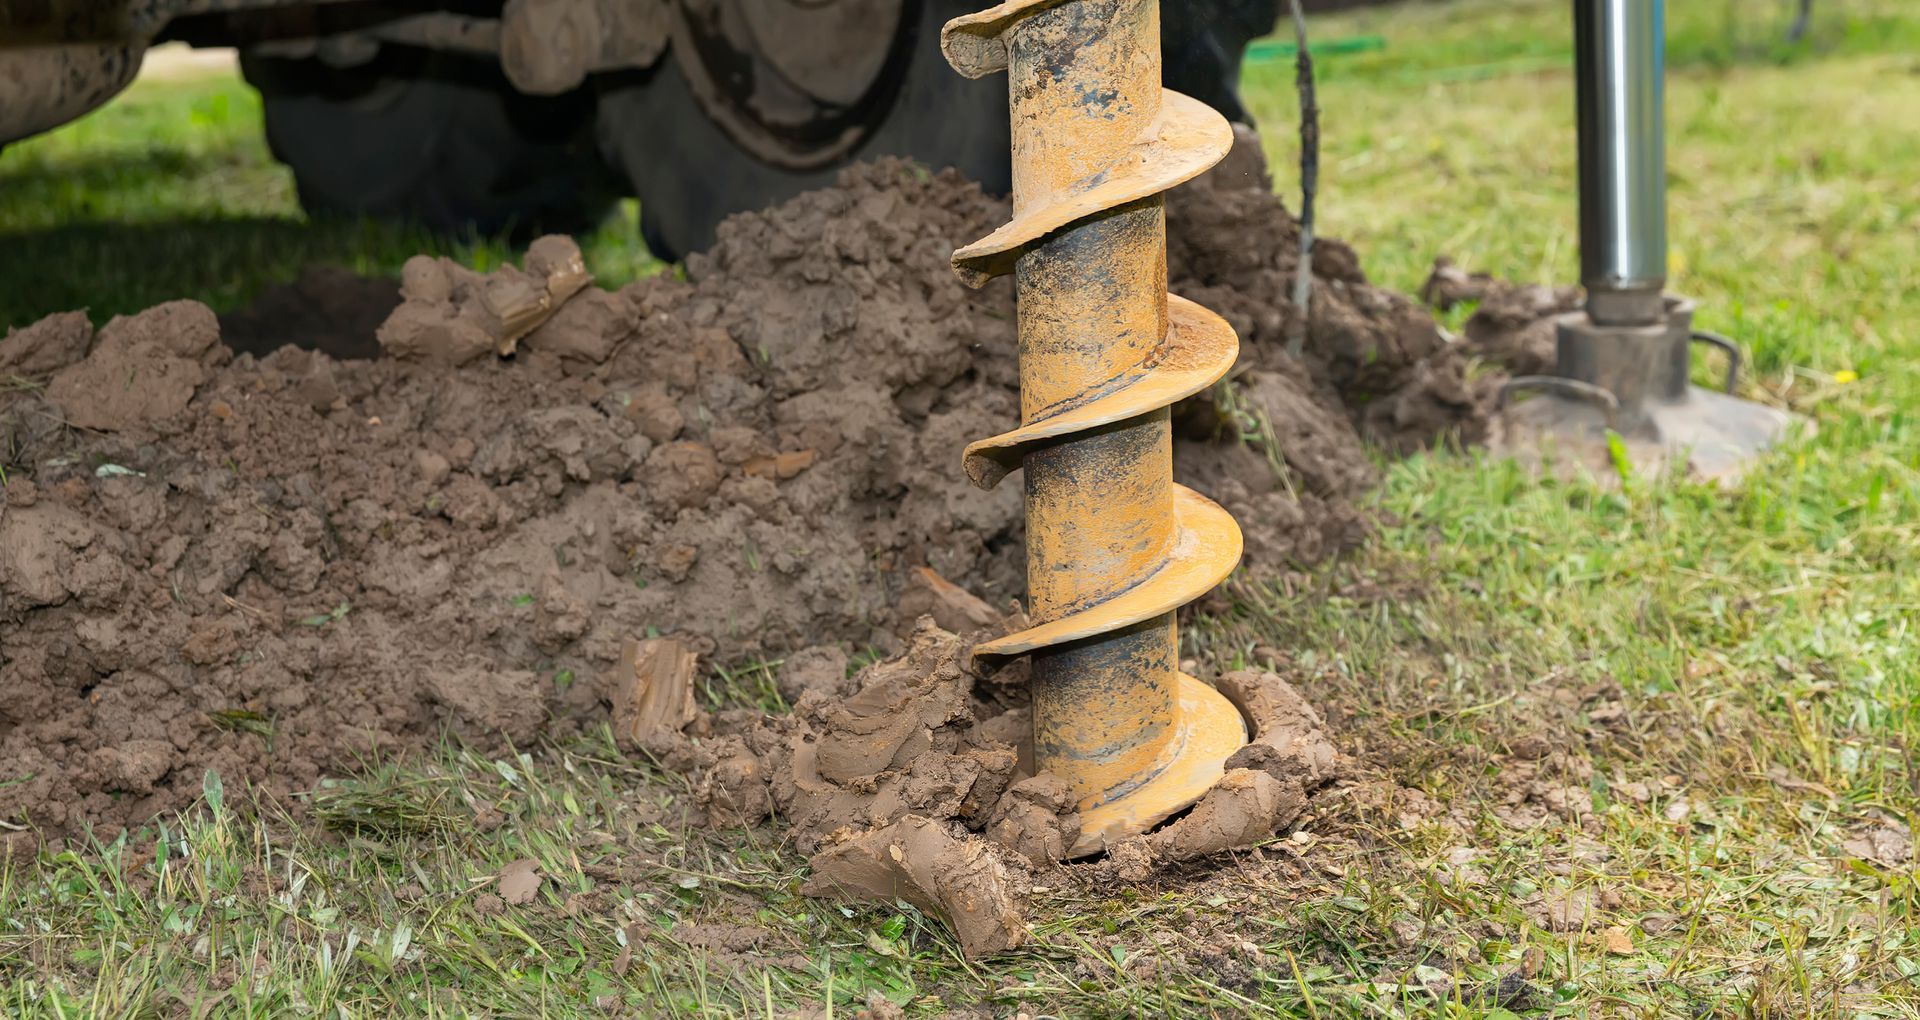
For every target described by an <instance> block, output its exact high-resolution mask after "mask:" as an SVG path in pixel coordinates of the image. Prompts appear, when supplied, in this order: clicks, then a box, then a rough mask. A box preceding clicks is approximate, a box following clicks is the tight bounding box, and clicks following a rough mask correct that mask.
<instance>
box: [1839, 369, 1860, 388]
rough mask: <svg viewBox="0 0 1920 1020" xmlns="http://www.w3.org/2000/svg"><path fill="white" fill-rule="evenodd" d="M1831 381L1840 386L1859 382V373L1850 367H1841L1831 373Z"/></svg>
mask: <svg viewBox="0 0 1920 1020" xmlns="http://www.w3.org/2000/svg"><path fill="white" fill-rule="evenodd" d="M1833 381H1834V382H1837V383H1839V384H1840V385H1842V386H1845V385H1846V384H1848V383H1854V382H1859V381H1860V373H1858V372H1856V371H1854V370H1853V369H1851V368H1843V369H1841V370H1840V371H1838V372H1835V373H1833Z"/></svg>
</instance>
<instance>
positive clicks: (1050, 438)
mask: <svg viewBox="0 0 1920 1020" xmlns="http://www.w3.org/2000/svg"><path fill="white" fill-rule="evenodd" d="M942 43H943V46H944V48H945V51H946V54H947V59H948V61H949V62H950V63H952V64H953V66H954V67H955V68H956V69H957V70H959V71H960V73H962V74H964V75H967V76H968V77H976V78H977V77H981V76H983V75H986V74H990V73H993V72H997V71H1005V72H1006V73H1007V75H1008V95H1009V102H1010V104H1011V110H1012V124H1013V207H1014V215H1013V219H1012V221H1011V222H1009V223H1008V224H1006V225H1005V226H1003V227H1001V228H1000V229H999V230H996V231H994V232H993V234H991V235H990V236H988V237H986V238H985V239H983V240H981V241H978V242H976V243H974V244H971V245H968V246H967V247H965V248H962V249H960V250H959V251H957V252H955V253H954V255H953V266H954V270H955V271H956V272H957V273H958V274H959V275H960V277H961V278H962V279H963V280H965V281H967V283H969V284H970V285H972V286H976V287H978V286H982V285H984V284H985V283H986V282H987V281H988V280H989V279H991V278H993V277H995V276H1003V275H1007V274H1009V273H1010V274H1012V275H1013V276H1014V279H1015V284H1016V286H1017V288H1018V292H1019V317H1020V378H1021V419H1022V423H1021V426H1020V427H1019V428H1017V429H1014V430H1013V431H1011V432H1007V433H1005V434H1003V435H999V436H995V437H993V438H992V439H985V440H981V441H980V442H977V443H974V444H973V445H972V446H970V447H968V448H967V453H966V470H967V474H968V476H969V477H971V478H972V479H973V481H974V483H975V484H977V485H980V486H982V487H990V486H992V485H994V484H996V483H997V482H999V481H1000V479H1002V478H1004V477H1005V476H1006V475H1007V474H1009V473H1011V472H1012V471H1013V470H1014V469H1016V468H1019V469H1022V470H1023V471H1024V473H1025V481H1026V497H1027V587H1028V595H1029V601H1030V605H1029V607H1028V609H1029V613H1030V615H1031V616H1032V618H1033V619H1034V620H1035V621H1037V622H1036V623H1035V625H1034V626H1032V627H1031V628H1029V629H1027V630H1024V631H1021V632H1019V633H1017V634H1011V635H1008V636H1006V637H1003V638H1000V639H998V640H996V641H992V642H988V643H986V644H982V645H980V646H979V647H978V648H976V649H975V653H974V654H975V656H976V657H977V658H980V659H982V660H983V661H986V662H993V661H995V660H1003V659H1005V658H1008V657H1012V656H1018V655H1028V656H1031V657H1032V665H1033V718H1034V758H1035V763H1036V765H1037V766H1038V767H1040V768H1042V769H1046V770H1049V771H1052V772H1054V773H1055V774H1056V775H1059V776H1061V777H1062V778H1064V779H1065V780H1067V781H1068V782H1069V783H1070V784H1071V785H1072V786H1073V788H1074V790H1075V792H1076V793H1077V794H1078V796H1079V797H1080V808H1081V822H1082V835H1081V838H1080V842H1079V844H1078V845H1076V846H1075V847H1074V848H1073V851H1072V853H1073V854H1074V855H1075V856H1079V855H1084V854H1088V853H1094V852H1097V851H1099V850H1101V849H1103V848H1104V847H1105V846H1107V845H1108V844H1109V843H1111V842H1113V841H1115V840H1118V839H1121V838H1124V837H1126V836H1130V835H1134V834H1137V833H1140V832H1144V831H1146V830H1147V829H1149V828H1151V827H1153V826H1154V825H1156V824H1158V823H1159V822H1161V821H1163V820H1164V819H1166V818H1167V817H1168V816H1170V815H1172V814H1174V813H1175V812H1178V811H1180V810H1182V809H1183V808H1185V807H1187V806H1188V805H1191V804H1192V803H1193V802H1194V801H1196V800H1198V799H1199V797H1200V796H1201V795H1202V794H1203V793H1205V792H1206V791H1207V789H1208V788H1209V787H1211V786H1212V785H1213V783H1214V782H1215V781H1216V780H1218V779H1219V778H1220V776H1221V774H1222V765H1223V763H1224V762H1225V760H1226V759H1227V757H1228V756H1229V755H1231V754H1232V753H1233V752H1234V751H1235V750H1237V749H1238V748H1239V747H1240V746H1241V745H1243V744H1244V743H1245V742H1246V728H1245V724H1244V723H1243V722H1242V720H1241V718H1240V716H1239V714H1238V712H1237V711H1236V710H1235V709H1234V708H1233V706H1232V705H1231V704H1230V703H1228V701H1227V700H1226V699H1225V698H1224V697H1222V696H1221V695H1220V694H1219V693H1218V692H1216V691H1215V690H1214V689H1213V688H1211V687H1209V686H1207V685H1206V684H1203V683H1201V682H1200V681H1198V680H1195V679H1194V678H1192V677H1189V676H1186V675H1184V674H1182V673H1181V672H1180V669H1179V661H1180V656H1179V650H1180V641H1179V628H1178V623H1177V619H1176V616H1175V614H1176V611H1177V610H1178V609H1179V607H1180V606H1182V605H1185V604H1186V603H1188V602H1191V601H1193V600H1194V599H1197V598H1199V597H1200V596H1202V595H1204V594H1206V592H1207V591H1208V590H1210V589H1211V588H1213V587H1214V586H1215V585H1217V584H1219V583H1220V582H1221V581H1222V580H1225V579H1226V577H1227V575H1228V574H1229V573H1231V572H1232V570H1233V568H1234V566H1235V564H1237V563H1238V562H1239V560H1240V552H1241V538H1240V529H1239V527H1238V526H1237V525H1235V524H1234V522H1233V519H1232V517H1230V516H1228V514H1227V513H1226V511H1224V510H1222V509H1221V508H1220V507H1219V506H1218V505H1216V504H1215V503H1213V502H1212V501H1211V500H1208V499H1207V498H1206V497H1204V496H1201V495H1200V494H1199V493H1196V492H1194V491H1193V490H1191V489H1188V488H1186V487H1184V486H1180V485H1176V484H1174V482H1173V439H1172V427H1171V421H1170V416H1169V410H1168V409H1169V408H1170V407H1171V406H1172V405H1173V404H1174V403H1175V402H1176V401H1179V400H1180V399H1182V398H1184V397H1188V396H1192V395H1193V394H1195V393H1199V392H1200V391H1202V390H1204V389H1206V388H1207V387H1208V386H1211V385H1212V384H1213V383H1215V382H1216V381H1218V380H1219V379H1220V378H1221V377H1222V376H1224V375H1226V373H1227V371H1228V370H1229V369H1231V368H1232V367H1233V363H1234V359H1235V357H1236V356H1237V355H1238V351H1239V341H1238V339H1237V338H1236V337H1235V336H1234V333H1233V329H1232V327H1230V326H1228V325H1227V323H1226V322H1225V320H1223V319H1221V318H1220V317H1219V316H1217V315H1215V314H1213V313H1212V312H1209V311H1207V310H1206V309H1204V308H1201V307H1200V306H1199V305H1196V304H1194V303H1192V302H1190V301H1185V300H1182V299H1180V298H1175V297H1171V296H1170V295H1169V294H1168V293H1167V251H1166V205H1165V200H1164V194H1165V192H1166V191H1167V190H1168V189H1169V188H1172V187H1174V186H1175V185H1178V184H1180V183H1182V182H1185V181H1188V180H1191V179H1193V178H1194V177H1196V176H1198V175H1200V174H1201V173H1203V172H1205V171H1206V170H1207V169H1208V168H1210V167H1212V166H1213V165H1214V164H1216V163H1218V162H1219V161H1220V160H1221V158H1223V157H1224V156H1225V155H1226V153H1227V150H1228V149H1229V148H1230V147H1231V146H1232V144H1233V132H1232V128H1231V127H1230V126H1229V125H1228V124H1227V122H1226V120H1225V118H1223V117H1221V115H1220V114H1218V113H1216V112H1214V111H1213V110H1212V109H1210V108H1209V107H1207V106H1206V105H1205V104H1203V103H1200V102H1198V101H1196V100H1193V99H1190V98H1188V97H1186V96H1183V95H1180V94H1178V93H1175V92H1170V91H1167V90H1166V89H1165V88H1163V87H1162V85H1161V62H1160V3H1159V0H1013V2H1009V3H1003V4H1001V5H1000V6H998V7H995V8H993V9H991V10H988V11H983V12H981V13H979V14H974V15H969V16H967V17H963V18H958V19H955V20H954V21H952V22H949V23H948V24H947V27H946V31H945V34H944V35H943V37H942Z"/></svg>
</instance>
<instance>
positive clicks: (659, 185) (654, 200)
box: [599, 0, 1279, 260]
mask: <svg viewBox="0 0 1920 1020" xmlns="http://www.w3.org/2000/svg"><path fill="white" fill-rule="evenodd" d="M986 6H988V4H987V2H986V0H922V2H919V3H912V4H909V5H908V10H910V11H912V12H914V15H915V16H917V18H918V20H917V22H916V23H914V24H912V25H910V26H909V28H910V30H911V31H912V32H913V33H914V36H913V38H912V40H911V41H910V49H909V50H908V64H907V66H906V68H905V69H904V71H903V73H902V74H901V77H900V87H899V89H898V91H897V92H896V94H895V95H894V97H893V101H892V104H891V106H890V107H889V108H888V109H887V112H886V113H885V114H884V119H883V120H882V121H881V122H880V123H878V124H876V125H874V126H873V127H872V128H871V129H870V132H869V134H868V135H867V137H866V138H865V139H864V140H863V141H862V142H861V143H860V144H859V146H858V147H856V148H854V149H853V150H852V151H850V152H848V153H846V154H845V155H843V156H841V157H840V158H838V159H835V160H833V161H832V162H831V163H830V164H828V165H825V166H821V167H817V168H812V169H807V170H798V171H796V170H791V169H786V168H782V167H779V166H774V165H770V164H769V163H767V162H766V161H764V160H762V159H761V158H760V157H758V156H756V155H755V154H754V153H752V152H749V151H748V150H747V149H745V148H743V147H742V146H741V145H739V144H737V143H736V142H735V141H734V139H733V138H732V137H731V136H730V135H729V134H728V133H727V132H726V131H725V130H723V129H722V128H721V126H720V125H718V124H716V123H715V122H714V121H713V119H712V118H711V117H710V116H709V114H708V113H707V111H706V110H705V109H703V108H702V106H701V104H700V102H699V100H698V99H697V98H696V96H695V95H694V92H693V90H692V88H691V87H690V86H689V84H688V82H687V78H686V75H685V73H684V72H683V70H682V68H681V67H680V66H679V65H678V63H677V61H678V59H679V58H678V57H677V56H676V54H675V52H674V51H673V49H672V48H669V49H668V51H667V53H666V55H665V56H664V57H663V58H662V59H661V61H660V62H659V63H658V64H656V65H655V66H654V67H653V68H651V69H649V70H648V71H646V72H644V73H640V74H634V75H629V76H612V77H609V78H608V79H607V81H606V82H605V83H604V84H603V91H602V93H601V98H600V113H599V118H600V143H601V150H602V151H603V152H604V153H605V154H606V157H607V161H608V162H609V163H610V164H612V165H613V167H614V168H615V169H616V170H617V171H619V172H620V173H621V174H623V175H624V176H625V178H626V180H627V183H628V186H629V188H630V189H631V191H632V192H633V193H635V194H637V195H638V196H639V197H640V230H641V234H642V236H643V238H644V239H645V241H646V242H647V246H648V247H649V248H651V249H653V252H654V254H655V255H657V256H659V257H660V258H662V259H667V260H674V259H678V258H680V257H682V256H684V255H686V254H687V253H688V252H694V251H700V250H702V249H704V248H706V247H707V246H709V245H711V244H712V243H713V238H714V229H715V228H716V227H717V226H718V225H719V224H720V221H721V220H723V219H725V218H727V217H728V216H731V215H733V214H734V213H737V212H741V211H743V210H747V209H759V208H764V207H766V206H770V205H773V204H776V203H778V202H781V201H784V200H785V199H787V198H790V197H792V196H794V195H797V194H799V193H800V192H802V191H806V190H809V189H812V188H818V187H824V186H826V185H828V184H830V183H832V181H833V178H834V176H835V175H836V174H837V173H838V172H839V170H840V168H841V167H843V166H845V165H846V164H848V163H851V162H855V161H858V160H866V159H872V158H874V157H876V156H883V155H896V156H909V157H912V158H913V159H916V160H918V161H919V162H921V163H924V164H926V165H927V166H929V167H931V168H933V169H936V170H938V169H943V168H945V167H957V168H958V169H959V170H960V171H961V172H962V173H964V174H966V175H967V176H968V177H970V178H972V179H973V180H976V181H979V182H980V184H981V185H982V186H983V187H985V188H986V189H987V190H988V191H989V192H992V193H994V194H1005V193H1006V192H1007V190H1008V189H1009V188H1010V187H1011V185H1012V181H1011V167H1010V160H1009V157H1008V145H1009V137H1008V121H1007V117H1008V114H1007V86H1006V81H1005V79H1004V78H1001V77H998V76H992V77H989V78H987V79H984V80H981V81H968V80H967V79H965V78H962V77H961V76H960V75H959V74H957V73H955V72H954V70H953V69H952V68H951V67H950V66H948V64H947V61H946V58H945V57H944V56H943V55H942V54H941V52H940V30H941V28H942V27H943V26H944V25H945V24H946V23H947V21H949V20H950V19H952V18H955V17H959V16H960V15H963V14H971V13H974V12H976V11H979V10H981V9H982V8H984V7H986ZM1162 11H1163V17H1164V19H1165V20H1164V22H1163V28H1162V34H1163V36H1164V38H1165V44H1164V46H1165V52H1166V62H1167V63H1166V67H1167V85H1168V87H1170V88H1173V89H1175V90H1177V91H1181V92H1185V93H1187V94H1188V95H1191V96H1193V97H1195V98H1197V99H1200V100H1202V101H1204V102H1207V103H1208V104H1210V105H1212V106H1213V107H1214V108H1215V109H1218V110H1219V111H1220V112H1221V113H1223V114H1225V115H1226V116H1227V117H1228V119H1230V120H1237V121H1243V122H1250V116H1249V114H1248V113H1247V111H1246V108H1245V107H1244V106H1242V105H1241V103H1240V100H1239V97H1238V88H1239V80H1240V62H1241V59H1242V57H1243V56H1244V55H1245V53H1246V47H1247V43H1248V42H1249V41H1250V40H1252V39H1255V38H1258V37H1259V36H1261V35H1265V34H1266V33H1268V32H1271V31H1272V30H1273V27H1274V23H1275V20H1276V18H1277V15H1278V11H1279V0H1180V2H1179V3H1169V4H1166V5H1164V6H1163V8H1162Z"/></svg>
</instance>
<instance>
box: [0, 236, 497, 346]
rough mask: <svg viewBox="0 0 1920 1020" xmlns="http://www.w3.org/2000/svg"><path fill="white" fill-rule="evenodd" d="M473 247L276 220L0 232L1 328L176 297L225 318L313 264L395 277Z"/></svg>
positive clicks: (101, 314)
mask: <svg viewBox="0 0 1920 1020" xmlns="http://www.w3.org/2000/svg"><path fill="white" fill-rule="evenodd" d="M500 247H501V248H502V250H503V251H504V246H500ZM472 249H473V244H472V243H470V242H460V241H457V240H453V239H448V238H439V237H435V236H434V235H432V234H430V233H427V232H426V231H424V230H420V229H418V228H410V227H405V226H398V225H393V224H387V223H379V222H370V221H349V220H321V221H307V220H299V219H292V218H276V217H257V218H224V219H215V218H206V219H183V220H176V221H173V222H166V223H133V224H126V223H105V222H100V223H77V224H73V225H69V226H62V227H57V228H52V229H48V230H36V231H25V232H17V233H11V234H0V325H5V326H22V325H26V324H27V323H30V322H33V321H35V320H37V319H39V318H41V317H42V316H45V315H49V314H52V313H54V312H61V311H67V310H70V309H75V308H85V309H87V310H88V312H89V313H90V314H91V315H92V318H93V320H94V321H95V323H103V322H105V321H106V320H107V319H108V318H111V317H112V316H114V315H119V314H124V313H129V312H136V311H139V310H141V309H143V308H147V307H150V306H152V305H155V304H158V303H160V302H162V301H169V300H173V299H175V298H194V299H196V300H199V301H203V302H205V303H207V304H208V305H210V306H212V308H213V309H214V310H215V311H220V312H224V311H229V310H232V309H234V308H238V307H240V306H242V305H245V304H246V303H247V302H249V301H251V300H252V299H253V297H254V296H255V295H256V294H258V293H259V292H260V290H261V289H262V288H264V287H266V286H268V285H270V284H274V283H284V282H288V281H291V280H293V279H294V278H295V277H296V276H298V275H299V274H300V271H301V270H302V269H303V268H305V267H307V266H310V265H315V264H320V265H333V266H339V267H341V268H345V269H348V270H351V271H353V272H356V273H360V274H363V275H391V274H394V273H397V272H398V271H399V268H400V265H401V264H402V263H403V262H405V261H406V259H407V257H408V256H409V255H412V254H414V253H416V252H423V251H424V252H431V253H452V252H454V251H455V250H459V251H460V252H462V253H465V254H467V255H471V254H472Z"/></svg>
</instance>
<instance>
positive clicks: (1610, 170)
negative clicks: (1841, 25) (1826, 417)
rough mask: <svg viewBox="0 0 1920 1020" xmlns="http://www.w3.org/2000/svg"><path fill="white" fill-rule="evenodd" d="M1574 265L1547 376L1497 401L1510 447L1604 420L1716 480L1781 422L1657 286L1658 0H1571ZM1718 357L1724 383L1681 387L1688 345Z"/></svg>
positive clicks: (1714, 338) (1662, 214) (1563, 435)
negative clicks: (1576, 272)
mask: <svg viewBox="0 0 1920 1020" xmlns="http://www.w3.org/2000/svg"><path fill="white" fill-rule="evenodd" d="M1574 19H1575V22H1574V24H1575V42H1576V49H1577V70H1576V87H1577V91H1578V125H1579V137H1580V268H1581V282H1582V284H1584V285H1585V287H1586V292H1587V300H1586V307H1585V308H1584V309H1583V310H1582V311H1579V312H1575V313H1572V314H1570V315H1567V316H1565V317H1563V318H1562V319H1561V320H1560V321H1559V323H1558V324H1557V326H1558V328H1557V333H1556V353H1557V358H1556V362H1555V366H1554V374H1553V375H1552V376H1545V377H1522V378H1518V379H1513V380H1510V381H1509V382H1508V383H1507V386H1506V388H1505V390H1504V391H1503V393H1502V399H1503V401H1504V399H1505V398H1506V396H1507V395H1509V394H1512V393H1517V392H1519V391H1522V390H1537V391H1541V394H1542V395H1541V396H1539V397H1537V398H1535V399H1533V400H1529V401H1526V402H1525V403H1522V404H1519V405H1517V406H1515V407H1512V408H1510V409H1509V410H1508V411H1507V412H1506V416H1505V417H1506V420H1507V422H1508V426H1509V428H1508V431H1509V434H1510V436H1515V437H1525V438H1521V439H1520V440H1519V442H1520V444H1521V445H1529V444H1531V443H1534V442H1539V441H1542V440H1547V439H1550V438H1551V439H1565V440H1571V441H1572V442H1573V443H1575V444H1576V445H1583V444H1584V445H1591V444H1594V443H1596V442H1599V441H1600V440H1602V439H1603V437H1604V434H1605V432H1606V431H1607V430H1612V431H1614V432H1617V433H1618V434H1620V435H1621V436H1622V437H1623V438H1624V439H1625V440H1626V441H1627V442H1628V443H1629V445H1630V447H1635V446H1637V447H1639V448H1640V449H1641V450H1643V451H1647V452H1651V453H1652V454H1653V455H1654V456H1655V457H1656V458H1658V459H1661V460H1666V459H1669V458H1683V459H1684V460H1685V462H1686V463H1688V464H1689V465H1690V466H1691V467H1692V469H1693V471H1694V472H1695V473H1696V474H1698V475H1700V476H1703V477H1706V478H1727V477H1732V476H1735V475H1737V474H1738V473H1739V471H1740V470H1741V468H1742V466H1743V465H1744V464H1745V463H1746V462H1747V461H1749V460H1751V459H1752V458H1753V457H1754V456H1755V455H1757V454H1758V453H1759V452H1760V451H1761V450H1763V449H1765V448H1766V447H1768V446H1770V445H1772V444H1773V443H1774V442H1775V441H1777V440H1778V439H1779V438H1780V437H1781V436H1782V435H1783V434H1784V433H1785V431H1786V429H1787V427H1788V425H1789V424H1790V423H1791V421H1792V418H1791V417H1790V416H1789V415H1787V414H1785V413H1784V412H1781V411H1777V410H1775V409H1773V408H1769V407H1764V406H1762V405H1760V404H1755V403H1752V402H1749V401H1745V400H1741V399H1739V398H1737V397H1734V396H1732V395H1731V391H1732V390H1733V388H1734V385H1735V383H1736V381H1737V376H1738V372H1739V358H1738V349H1737V348H1736V347H1735V346H1734V345H1733V344H1732V343H1731V342H1730V341H1728V340H1726V338H1724V337H1721V336H1718V335H1717V334H1711V333H1705V332H1702V331H1698V330H1695V329H1694V328H1693V312H1694V305H1693V302H1691V301H1688V300H1686V299H1684V298H1680V297H1676V296H1674V295H1670V294H1667V293H1665V285H1666V263H1667V199H1666V147H1665V145H1666V143H1665V134H1666V122H1665V109H1664V96H1663V87H1662V81H1661V79H1662V77H1663V76H1664V66H1663V65H1664V49H1665V39H1664V34H1663V33H1664V31H1665V4H1664V0H1575V4H1574ZM1698 343H1705V344H1709V345H1711V346H1714V347H1717V348H1720V349H1721V350H1723V351H1725V352H1727V354H1728V355H1729V357H1730V359H1731V360H1730V363H1729V366H1728V374H1727V385H1726V388H1727V391H1728V392H1726V393H1717V392H1714V391H1711V390H1705V389H1701V388H1700V387H1697V386H1692V385H1690V384H1689V382H1688V378H1689V376H1690V375H1691V351H1692V348H1693V346H1694V345H1695V344H1698Z"/></svg>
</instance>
